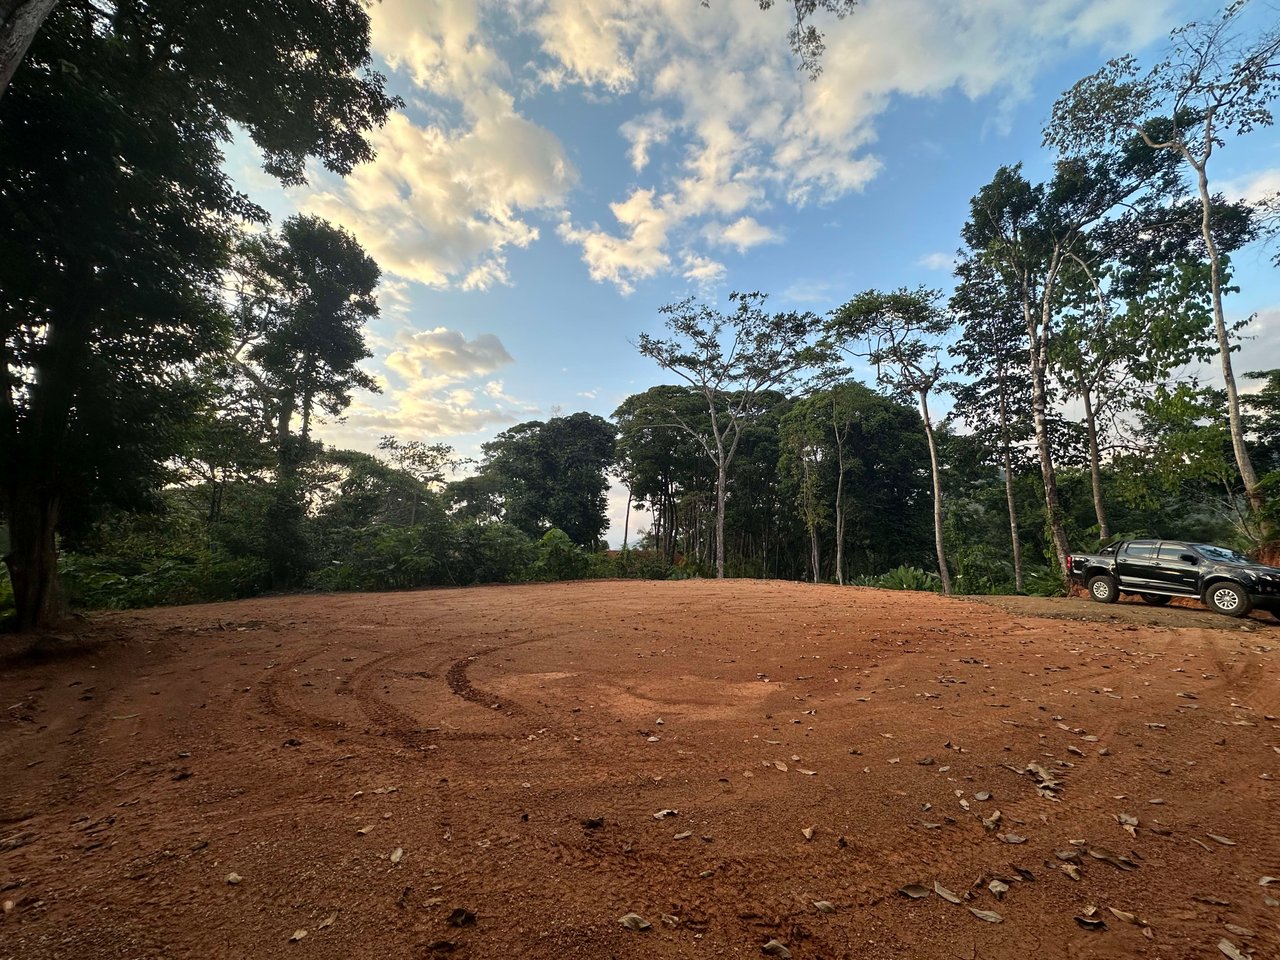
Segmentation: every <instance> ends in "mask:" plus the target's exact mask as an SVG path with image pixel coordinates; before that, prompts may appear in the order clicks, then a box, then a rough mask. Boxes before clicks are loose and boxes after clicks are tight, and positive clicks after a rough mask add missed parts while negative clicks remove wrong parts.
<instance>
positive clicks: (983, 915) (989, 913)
mask: <svg viewBox="0 0 1280 960" xmlns="http://www.w3.org/2000/svg"><path fill="white" fill-rule="evenodd" d="M969 912H970V913H972V914H973V915H974V916H975V917H977V918H978V919H979V920H985V921H987V923H1004V917H1002V916H1000V914H998V913H996V912H995V911H994V910H979V909H978V908H977V907H970V908H969Z"/></svg>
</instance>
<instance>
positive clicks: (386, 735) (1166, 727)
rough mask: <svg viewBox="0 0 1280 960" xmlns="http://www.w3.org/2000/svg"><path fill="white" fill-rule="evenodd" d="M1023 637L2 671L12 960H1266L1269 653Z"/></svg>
mask: <svg viewBox="0 0 1280 960" xmlns="http://www.w3.org/2000/svg"><path fill="white" fill-rule="evenodd" d="M1007 605H1008V608H1009V609H1008V610H1005V609H1001V608H1000V607H997V606H994V605H992V604H986V603H979V602H975V601H973V600H947V599H943V598H941V597H935V596H932V595H925V594H913V593H893V592H883V591H875V590H866V589H855V588H837V587H823V586H808V585H802V584H794V583H778V582H755V581H728V582H720V583H716V582H706V581H687V582H681V583H645V582H602V583H588V584H565V585H559V584H553V585H545V586H527V587H486V588H477V589H468V590H442V591H424V592H415V593H397V594H380V595H342V596H295V597H283V598H271V599H260V600H253V601H245V602H241V603H233V604H221V605H210V606H197V607H183V608H169V609H161V610H153V611H144V612H129V613H121V614H113V615H97V616H94V617H92V618H91V619H89V620H88V621H86V622H84V623H82V624H80V625H79V626H78V627H77V628H76V630H75V631H74V633H75V636H73V637H69V638H67V639H66V640H64V642H63V646H64V647H69V648H70V649H64V650H62V652H61V653H60V654H59V655H58V656H56V657H54V658H51V659H47V660H44V661H41V662H36V663H32V662H31V661H29V660H25V659H23V658H21V657H19V656H18V655H17V654H16V653H15V652H14V651H15V650H16V643H17V641H16V640H13V639H10V640H9V641H8V644H9V648H8V649H9V655H8V656H7V657H6V658H5V659H3V660H0V698H2V699H0V703H2V704H3V706H4V707H5V708H6V712H5V717H6V721H5V724H6V725H5V736H4V738H3V740H2V741H0V774H2V775H3V781H2V782H0V901H4V918H3V921H2V922H0V957H12V958H23V960H35V958H46V957H50V958H52V957H60V958H77V960H81V958H83V960H94V958H108V957H109V958H140V957H219V958H221V957H235V958H239V957H292V958H301V957H333V958H347V957H352V958H384V957H413V958H429V957H435V956H443V955H446V954H447V953H450V952H453V953H456V955H457V956H460V957H470V958H513V957H548V958H550V957H556V958H561V957H591V958H595V957H601V958H606V957H645V958H648V957H659V958H665V957H744V958H746V957H753V956H762V955H764V954H762V953H761V949H762V947H763V946H764V945H765V944H766V943H767V942H768V941H770V940H774V939H776V940H777V941H778V942H780V943H781V944H783V945H784V946H785V948H786V949H787V950H789V951H790V953H791V955H792V956H794V957H797V958H817V957H825V958H835V957H860V958H861V957H866V958H880V957H902V958H951V957H963V958H979V957H986V958H1005V957H1008V958H1014V957H1017V958H1022V957H1035V958H1037V960H1045V958H1055V957H1092V958H1113V957H1114V958H1119V957H1158V958H1180V957H1215V958H1220V957H1221V956H1223V953H1222V952H1219V951H1220V949H1221V950H1223V951H1224V952H1225V950H1226V948H1225V947H1223V948H1220V947H1219V941H1222V940H1226V941H1229V945H1230V946H1231V947H1233V948H1235V949H1238V950H1239V951H1240V952H1241V955H1244V956H1249V955H1252V956H1253V957H1255V958H1257V960H1262V958H1266V957H1272V958H1274V957H1277V956H1280V927H1278V924H1280V905H1278V904H1277V902H1276V900H1277V899H1278V898H1280V881H1276V883H1275V884H1270V883H1269V882H1268V883H1265V884H1261V883H1260V882H1259V881H1260V880H1263V879H1264V878H1265V877H1267V876H1268V875H1270V876H1280V809H1278V808H1277V797H1278V796H1280V793H1278V788H1280V723H1278V722H1277V720H1276V716H1275V715H1276V714H1280V682H1278V681H1280V669H1278V664H1277V651H1280V627H1273V626H1271V625H1270V624H1269V623H1268V622H1266V621H1263V620H1261V619H1258V620H1249V621H1231V620H1227V619H1225V618H1218V617H1212V616H1211V615H1209V614H1205V613H1197V612H1195V611H1191V610H1171V609H1162V610H1153V609H1151V608H1146V607H1143V606H1141V605H1136V604H1135V605H1130V604H1123V603H1122V604H1118V605H1116V606H1113V607H1100V606H1098V605H1096V604H1088V603H1084V602H1081V601H1071V600H1059V601H1028V600H1015V601H1010V602H1008V604H1007ZM1046 613H1047V614H1050V615H1054V616H1057V617H1060V618H1062V617H1065V618H1067V619H1046V618H1045V617H1044V616H1043V614H1046ZM1098 617H1101V618H1102V620H1098V619H1096V618H1098ZM1108 621H1110V622H1108ZM1130 621H1133V622H1130ZM1030 763H1035V764H1039V765H1041V767H1043V768H1044V770H1045V771H1046V773H1047V774H1048V775H1050V776H1052V777H1053V778H1054V779H1056V780H1058V781H1060V783H1061V786H1060V788H1059V789H1058V790H1057V791H1047V792H1049V793H1051V794H1053V793H1056V796H1057V799H1050V798H1046V797H1043V796H1040V795H1039V794H1038V792H1037V784H1036V780H1035V779H1034V778H1033V777H1032V776H1031V775H1028V774H1027V773H1025V772H1021V771H1025V769H1026V768H1027V765H1028V764H1030ZM987 793H989V794H990V798H989V799H980V796H985V795H986V794H987ZM966 806H967V809H966ZM663 810H675V811H678V812H677V813H675V814H672V815H670V816H666V817H662V818H661V819H659V818H657V817H656V816H655V815H656V814H658V813H659V812H660V811H663ZM996 810H999V811H1000V812H1001V815H1002V817H1001V821H1000V823H999V825H998V826H997V827H996V829H995V830H993V831H990V832H989V831H987V830H986V829H984V826H983V823H982V818H984V817H991V816H992V814H993V813H994V811H996ZM1121 814H1130V815H1132V816H1133V817H1136V818H1137V821H1138V822H1137V826H1136V828H1135V830H1134V835H1130V833H1128V832H1126V831H1125V829H1124V828H1123V826H1122V824H1121V823H1120V822H1118V820H1117V817H1118V816H1119V815H1121ZM809 828H812V835H811V838H807V837H806V835H805V833H804V831H806V829H809ZM1215 835H1216V836H1217V837H1219V838H1221V839H1220V840H1218V839H1214V837H1215ZM1002 837H1003V839H1002ZM1019 837H1022V838H1025V841H1024V842H1020V843H1018V842H1014V843H1010V842H1008V841H1009V840H1017V839H1018V838H1019ZM682 838H683V839H682ZM1073 842H1074V844H1073ZM1090 850H1092V851H1093V853H1094V854H1098V855H1100V856H1101V857H1103V858H1106V859H1099V858H1098V857H1097V856H1093V855H1091V854H1090ZM396 851H400V853H399V854H398V855H393V854H395V852H396ZM1073 852H1074V853H1073ZM1058 853H1064V854H1069V855H1075V856H1078V857H1079V858H1080V860H1079V870H1080V879H1079V880H1073V879H1072V878H1071V877H1070V876H1068V874H1067V873H1065V872H1063V870H1062V869H1060V866H1061V865H1062V861H1061V860H1059V859H1058V856H1057V854H1058ZM1118 858H1124V859H1123V860H1122V859H1118ZM1125 861H1128V864H1126V862H1125ZM1129 864H1131V865H1132V866H1129ZM1015 868H1019V869H1015ZM1022 871H1026V874H1025V875H1024V874H1023V873H1022ZM232 874H235V875H237V876H238V877H239V878H240V879H239V882H238V883H231V882H229V880H228V878H229V877H230V876H231V875H232ZM1032 877H1034V879H1032ZM997 878H998V879H1001V880H1003V881H1004V882H1005V883H1007V884H1008V886H1009V890H1008V892H1007V893H1006V894H1005V895H1004V897H1003V899H1002V900H997V898H996V897H995V896H994V895H993V894H992V893H991V892H990V891H989V889H988V884H989V882H990V881H991V880H993V879H997ZM935 881H937V882H940V883H941V884H942V885H944V886H945V887H946V888H949V889H950V890H951V891H954V892H955V893H956V894H958V895H961V896H963V897H965V898H968V899H966V900H964V902H962V903H960V904H953V903H950V902H947V901H946V900H944V899H943V898H942V897H940V896H938V895H935V894H934V893H933V892H932V889H933V884H934V883H935ZM908 884H922V885H924V886H925V887H927V888H928V889H929V891H930V892H929V893H928V895H927V896H925V897H923V898H921V899H909V898H908V897H906V896H904V895H902V894H901V893H899V890H900V888H902V887H903V886H904V885H908ZM817 901H826V902H828V903H830V904H831V905H832V907H833V909H834V912H830V913H828V912H823V911H822V910H820V909H819V908H817V907H815V906H814V904H815V902H817ZM1091 906H1092V907H1096V908H1097V910H1098V911H1099V912H1098V913H1097V914H1096V915H1095V917H1094V918H1092V919H1102V920H1104V921H1105V923H1106V929H1100V930H1089V929H1085V928H1083V927H1082V926H1080V925H1079V924H1078V923H1077V922H1076V921H1075V920H1074V919H1073V918H1074V917H1077V916H1081V917H1084V919H1086V920H1088V919H1091V918H1090V917H1088V916H1087V915H1086V914H1085V911H1086V910H1087V909H1088V908H1089V907H1091ZM969 907H973V908H976V909H979V910H984V911H993V912H995V913H996V914H998V915H999V916H1000V917H1002V919H1003V922H1000V923H994V922H986V921H984V920H982V919H980V918H978V917H977V916H975V915H974V914H973V913H971V912H970V910H969V909H968V908H969ZM459 908H461V909H464V910H466V911H469V912H470V913H469V914H467V916H465V917H463V916H462V915H461V914H456V915H455V916H457V917H459V918H461V919H463V920H464V921H466V920H470V917H471V915H474V921H473V922H466V923H465V925H463V926H455V925H453V924H451V923H450V919H449V918H450V916H451V914H454V913H455V911H456V910H458V909H459ZM1109 908H1115V909H1116V910H1119V911H1122V912H1124V913H1125V914H1134V915H1136V920H1137V921H1140V922H1128V921H1127V920H1126V919H1125V918H1124V917H1122V916H1121V917H1117V916H1116V915H1115V914H1113V913H1112V912H1111V911H1110V909H1109ZM632 911H634V912H635V913H637V914H639V915H641V916H642V917H644V918H646V919H647V920H648V921H649V922H650V923H651V924H652V928H651V929H649V930H646V931H632V930H628V929H625V928H624V927H623V926H622V925H621V924H620V923H619V918H620V917H622V916H623V915H624V914H627V913H628V912H632ZM1143 924H1146V926H1143ZM1228 925H1230V926H1228ZM300 931H305V932H306V933H305V936H304V937H302V939H301V940H300V941H297V942H291V941H290V937H291V936H293V935H294V934H295V932H300ZM1242 931H1243V932H1242ZM777 955H779V956H782V955H785V954H781V953H780V954H777Z"/></svg>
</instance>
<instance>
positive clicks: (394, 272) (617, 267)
mask: <svg viewBox="0 0 1280 960" xmlns="http://www.w3.org/2000/svg"><path fill="white" fill-rule="evenodd" d="M789 7H790V4H788V3H778V4H775V6H774V7H773V9H771V10H769V11H761V10H760V9H759V8H758V3H757V2H756V0H709V3H707V4H706V5H704V4H703V3H701V2H700V0H507V2H492V0H381V2H379V3H375V4H373V5H372V6H371V8H370V15H371V18H372V29H373V34H372V36H373V49H374V53H375V62H376V66H377V68H378V69H379V70H381V71H382V72H383V73H385V74H386V76H387V77H388V79H389V86H390V88H391V90H392V91H393V92H394V93H396V94H398V95H399V96H400V97H401V98H403V100H404V102H405V105H404V107H403V109H401V110H398V111H396V112H395V113H393V114H392V116H391V118H390V119H389V121H388V122H387V124H386V125H385V126H384V127H382V128H381V129H380V130H377V131H375V132H374V133H373V134H372V141H373V144H374V146H375V148H376V149H377V158H376V159H375V160H374V161H372V162H371V163H368V164H364V165H362V166H360V167H358V168H357V169H356V170H355V171H353V173H352V174H351V175H350V176H348V177H347V178H345V179H339V178H337V177H335V176H333V175H331V174H329V173H327V172H325V171H324V170H322V169H319V168H318V167H317V168H313V169H311V171H310V173H309V180H308V183H307V184H306V185H305V186H302V187H295V188H289V189H287V190H286V189H282V188H280V186H279V185H278V184H276V183H275V182H274V181H273V180H271V178H269V177H268V176H267V175H266V174H264V173H263V172H262V171H261V169H260V166H259V161H258V158H256V157H255V155H254V151H253V148H252V146H251V145H250V144H248V143H247V142H237V143H235V144H233V145H232V148H231V149H230V151H229V153H228V165H229V168H230V170H231V173H232V175H233V177H234V178H235V180H236V182H237V184H238V185H239V186H240V188H241V189H243V190H245V191H246V192H247V193H249V194H250V195H251V196H252V197H253V198H254V199H255V200H257V201H258V202H260V203H262V204H263V205H264V206H265V207H266V208H267V209H268V210H269V211H271V213H272V215H273V217H274V218H275V220H276V222H277V223H278V222H279V221H280V220H282V219H283V218H285V217H287V216H289V215H290V214H292V213H296V212H305V213H309V214H317V215H320V216H323V217H325V218H327V219H329V220H331V221H332V222H334V223H337V224H340V225H342V226H343V227H345V228H346V229H348V230H350V231H351V232H352V233H353V234H354V235H355V236H356V238H357V239H358V240H359V241H360V242H361V244H363V245H364V247H365V249H366V250H368V251H369V253H371V254H372V255H373V256H374V258H375V259H376V260H377V261H378V263H379V264H380V265H381V267H382V271H383V283H382V287H381V291H380V303H381V308H382V314H381V317H380V318H379V319H378V320H377V321H375V322H374V323H372V324H370V325H369V327H368V328H367V330H366V338H367V341H368V344H369V347H370V349H371V350H372V352H373V357H372V358H370V359H369V360H367V361H366V362H365V364H364V367H365V369H366V370H368V371H369V372H370V373H371V374H373V375H374V376H375V377H376V379H377V380H378V382H379V383H380V384H381V386H382V393H381V394H376V395H375V394H369V393H357V394H356V395H355V397H354V398H353V402H352V404H351V407H350V408H349V410H348V411H347V415H346V417H345V418H344V420H342V421H341V422H337V421H330V422H325V423H322V424H321V425H320V426H319V428H318V430H317V435H318V436H319V437H320V438H321V439H323V440H324V441H325V442H327V443H329V444H331V445H333V446H338V447H346V448H354V449H359V450H365V451H369V452H373V451H374V450H375V449H376V447H377V443H378V440H379V438H381V437H382V436H383V435H386V434H394V435H395V436H397V437H399V438H400V439H401V440H424V441H427V442H429V443H436V442H444V443H448V444H451V445H452V446H453V447H455V448H456V449H457V450H458V451H459V453H461V454H463V455H466V456H472V457H475V456H478V455H479V451H480V445H481V444H482V443H483V442H485V441H486V440H489V439H491V438H492V437H493V436H494V435H495V434H497V433H499V432H500V431H502V430H504V429H506V428H507V427H510V426H512V425H514V424H516V423H520V422H523V421H527V420H545V419H547V418H549V417H553V416H557V415H567V414H570V413H574V412H577V411H579V410H586V411H589V412H591V413H597V414H600V415H601V416H605V417H608V416H609V415H610V414H611V413H612V412H613V411H614V410H615V409H616V408H617V406H618V404H619V403H620V402H621V401H622V400H623V399H624V398H625V397H627V396H629V395H630V394H633V393H637V392H640V391H643V390H646V389H648V388H649V387H650V386H653V385H655V384H659V383H671V382H675V380H674V378H673V376H672V375H671V374H668V373H665V372H664V371H662V370H661V369H659V368H658V367H657V366H656V365H654V364H653V363H652V362H651V361H649V360H646V359H645V358H643V357H641V356H640V354H639V352H638V351H637V349H636V347H635V343H636V340H637V338H638V336H639V334H640V333H641V332H649V333H654V334H659V333H661V332H662V327H661V322H660V315H659V312H658V311H659V309H660V308H661V307H662V306H663V305H665V304H668V303H672V302H675V301H678V300H681V299H683V298H685V297H688V296H695V297H698V298H701V299H703V300H705V301H707V302H709V303H713V304H716V305H719V306H720V307H721V308H725V307H727V303H728V294H729V293H730V291H735V290H737V291H753V290H758V291H762V292H764V293H767V294H768V295H769V301H768V306H769V308H770V309H772V310H793V309H794V310H812V311H814V312H816V313H820V314H821V313H826V312H827V311H829V310H832V309H834V308H836V307H838V306H840V305H841V304H843V303H844V302H846V301H847V300H849V299H850V298H851V297H853V296H854V295H856V294H857V293H859V292H861V291H863V290H867V289H871V288H875V289H893V288H897V287H900V286H908V287H915V286H917V285H920V284H924V285H926V286H929V287H936V288H940V289H942V290H944V291H946V292H949V291H950V289H951V286H952V277H951V266H952V259H953V256H954V252H955V250H956V248H957V247H958V245H959V242H960V228H961V226H962V225H963V223H964V221H965V218H966V216H967V213H968V203H969V199H970V198H971V197H972V196H973V195H974V194H975V193H976V192H977V191H978V190H979V189H980V188H981V187H982V186H983V185H984V184H985V183H987V182H988V181H989V180H990V179H991V177H992V176H993V175H994V173H995V171H996V169H997V168H998V167H999V166H1001V165H1002V164H1011V163H1019V162H1021V163H1022V164H1024V171H1025V173H1026V175H1027V176H1028V177H1029V178H1030V179H1031V180H1032V181H1033V182H1034V181H1037V180H1043V179H1047V177H1048V176H1049V175H1050V174H1051V167H1052V163H1053V160H1054V157H1053V155H1052V154H1051V153H1050V152H1049V151H1047V150H1046V149H1044V148H1042V147H1041V146H1040V143H1041V130H1042V128H1043V126H1044V123H1045V121H1046V120H1047V119H1048V116H1049V112H1050V109H1051V107H1052V104H1053V101H1054V100H1055V99H1056V97H1057V96H1058V95H1059V94H1060V93H1061V92H1062V91H1063V90H1065V89H1066V88H1068V87H1069V86H1070V85H1071V84H1072V83H1073V82H1074V81H1075V80H1077V79H1079V78H1080V77H1083V76H1085V75H1087V74H1089V73H1092V72H1093V71H1094V70H1096V69H1097V68H1098V67H1099V66H1101V65H1102V64H1103V63H1104V62H1106V60H1108V59H1110V58H1111V57H1115V56H1118V55H1121V54H1124V53H1133V54H1135V55H1137V56H1138V57H1139V58H1140V59H1142V60H1143V62H1144V63H1151V62H1153V61H1154V60H1155V59H1157V58H1158V55H1159V53H1160V51H1161V49H1162V48H1163V46H1164V44H1165V43H1166V42H1167V38H1168V35H1169V31H1170V30H1171V29H1173V28H1175V27H1177V26H1179V25H1180V24H1183V23H1185V22H1187V21H1188V20H1192V19H1197V18H1206V17H1211V16H1214V15H1216V14H1217V12H1218V11H1219V9H1220V8H1219V7H1218V6H1217V5H1216V4H1213V3H1209V2H1206V0H1196V2H1189V0H1035V2H1031V0H862V2H861V3H860V4H859V6H858V7H857V8H856V11H855V12H854V14H853V15H852V16H850V17H848V18H847V19H845V20H842V21H835V20H834V19H831V20H823V21H819V25H820V26H821V28H822V29H823V31H824V33H825V35H826V51H825V53H824V55H823V61H822V63H823V70H822V73H821V75H820V76H819V77H818V78H817V79H816V80H811V79H809V77H808V75H807V74H805V73H803V72H801V71H800V70H798V69H797V63H796V60H795V58H794V56H793V55H792V53H791V51H790V50H789V48H788V45H787V41H786V34H787V30H788V28H789V22H788V14H789ZM1254 7H1255V8H1256V9H1253V10H1252V15H1253V16H1255V17H1257V18H1263V17H1275V16H1277V15H1280V14H1277V13H1276V11H1275V8H1274V7H1272V8H1270V9H1267V8H1266V7H1265V5H1264V4H1262V3H1259V0H1255V3H1254ZM1255 22H1256V21H1255ZM1210 174H1211V178H1212V182H1213V184H1214V185H1215V188H1219V189H1223V190H1225V191H1227V192H1228V193H1230V194H1231V195H1233V196H1250V197H1258V196H1262V195H1265V194H1266V193H1268V192H1275V191H1276V190H1277V189H1280V134H1278V133H1277V132H1276V131H1275V130H1274V129H1270V128H1268V129H1262V130H1259V131H1256V132H1254V133H1252V134H1250V135H1249V136H1248V137H1246V138H1242V139H1240V140H1238V141H1237V140H1231V141H1228V142H1227V143H1226V144H1225V146H1224V147H1223V148H1222V149H1221V150H1220V151H1219V153H1218V154H1217V155H1215V157H1214V158H1213V161H1212V164H1211V167H1210ZM1273 253H1274V250H1273V249H1267V248H1263V247H1258V248H1256V249H1249V250H1245V251H1242V252H1241V253H1240V254H1238V255H1237V257H1236V281H1237V282H1238V283H1239V284H1240V286H1241V292H1240V293H1239V294H1237V295H1234V296H1233V297H1231V298H1230V299H1229V301H1228V305H1227V306H1228V312H1229V315H1230V317H1232V318H1244V317H1249V316H1254V320H1253V321H1252V323H1251V325H1250V328H1249V333H1250V336H1251V339H1249V340H1247V341H1246V342H1245V343H1244V345H1243V347H1242V349H1241V355H1240V358H1239V359H1238V360H1237V361H1236V363H1237V366H1236V369H1237V370H1239V371H1243V370H1253V369H1265V368H1267V367H1272V366H1280V282H1277V278H1278V276H1280V274H1277V271H1276V270H1275V268H1274V267H1272V266H1271V264H1270V258H1271V255H1272V254H1273ZM868 379H869V378H868ZM625 498H626V494H625V491H624V490H622V489H621V487H620V486H619V485H617V484H615V485H614V489H613V491H612V493H611V499H610V515H611V519H612V521H613V526H612V529H611V531H610V533H609V534H608V538H609V540H610V541H611V542H612V543H613V544H614V545H617V544H618V543H619V542H620V540H621V527H622V519H621V517H622V514H623V512H624V506H623V505H624V503H625ZM638 519H639V523H640V525H641V526H643V525H644V520H643V519H642V518H638ZM635 530H636V523H635V522H633V523H632V524H631V531H632V534H633V535H634V532H635Z"/></svg>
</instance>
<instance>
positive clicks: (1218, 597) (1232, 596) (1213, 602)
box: [1204, 580, 1253, 617]
mask: <svg viewBox="0 0 1280 960" xmlns="http://www.w3.org/2000/svg"><path fill="white" fill-rule="evenodd" d="M1204 602H1205V606H1207V607H1208V608H1209V609H1210V610H1213V611H1214V612H1216V613H1223V614H1226V615H1227V616H1228V617H1243V616H1247V615H1248V613H1249V611H1250V610H1252V609H1253V603H1252V602H1251V601H1250V600H1249V594H1247V593H1246V592H1245V590H1244V588H1243V587H1241V586H1239V585H1238V584H1235V583H1232V582H1231V581H1230V580H1219V581H1218V582H1217V583H1215V584H1213V585H1211V586H1210V587H1209V589H1208V590H1206V591H1205V592H1204Z"/></svg>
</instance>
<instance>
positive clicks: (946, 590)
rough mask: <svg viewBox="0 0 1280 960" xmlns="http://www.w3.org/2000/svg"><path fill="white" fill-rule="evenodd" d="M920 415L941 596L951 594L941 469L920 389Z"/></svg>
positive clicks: (926, 400) (926, 398)
mask: <svg viewBox="0 0 1280 960" xmlns="http://www.w3.org/2000/svg"><path fill="white" fill-rule="evenodd" d="M920 415H921V417H922V418H923V419H924V432H925V438H926V439H927V440H928V441H929V471H930V473H931V474H932V475H933V544H934V546H935V547H936V548H937V550H938V575H939V576H940V577H941V578H942V593H943V596H947V597H949V596H951V574H950V573H949V572H948V571H947V555H946V551H945V550H944V549H943V545H942V471H941V469H940V468H939V467H938V445H937V441H936V440H935V439H934V436H933V422H932V421H931V420H930V419H929V394H928V391H926V390H921V391H920Z"/></svg>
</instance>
